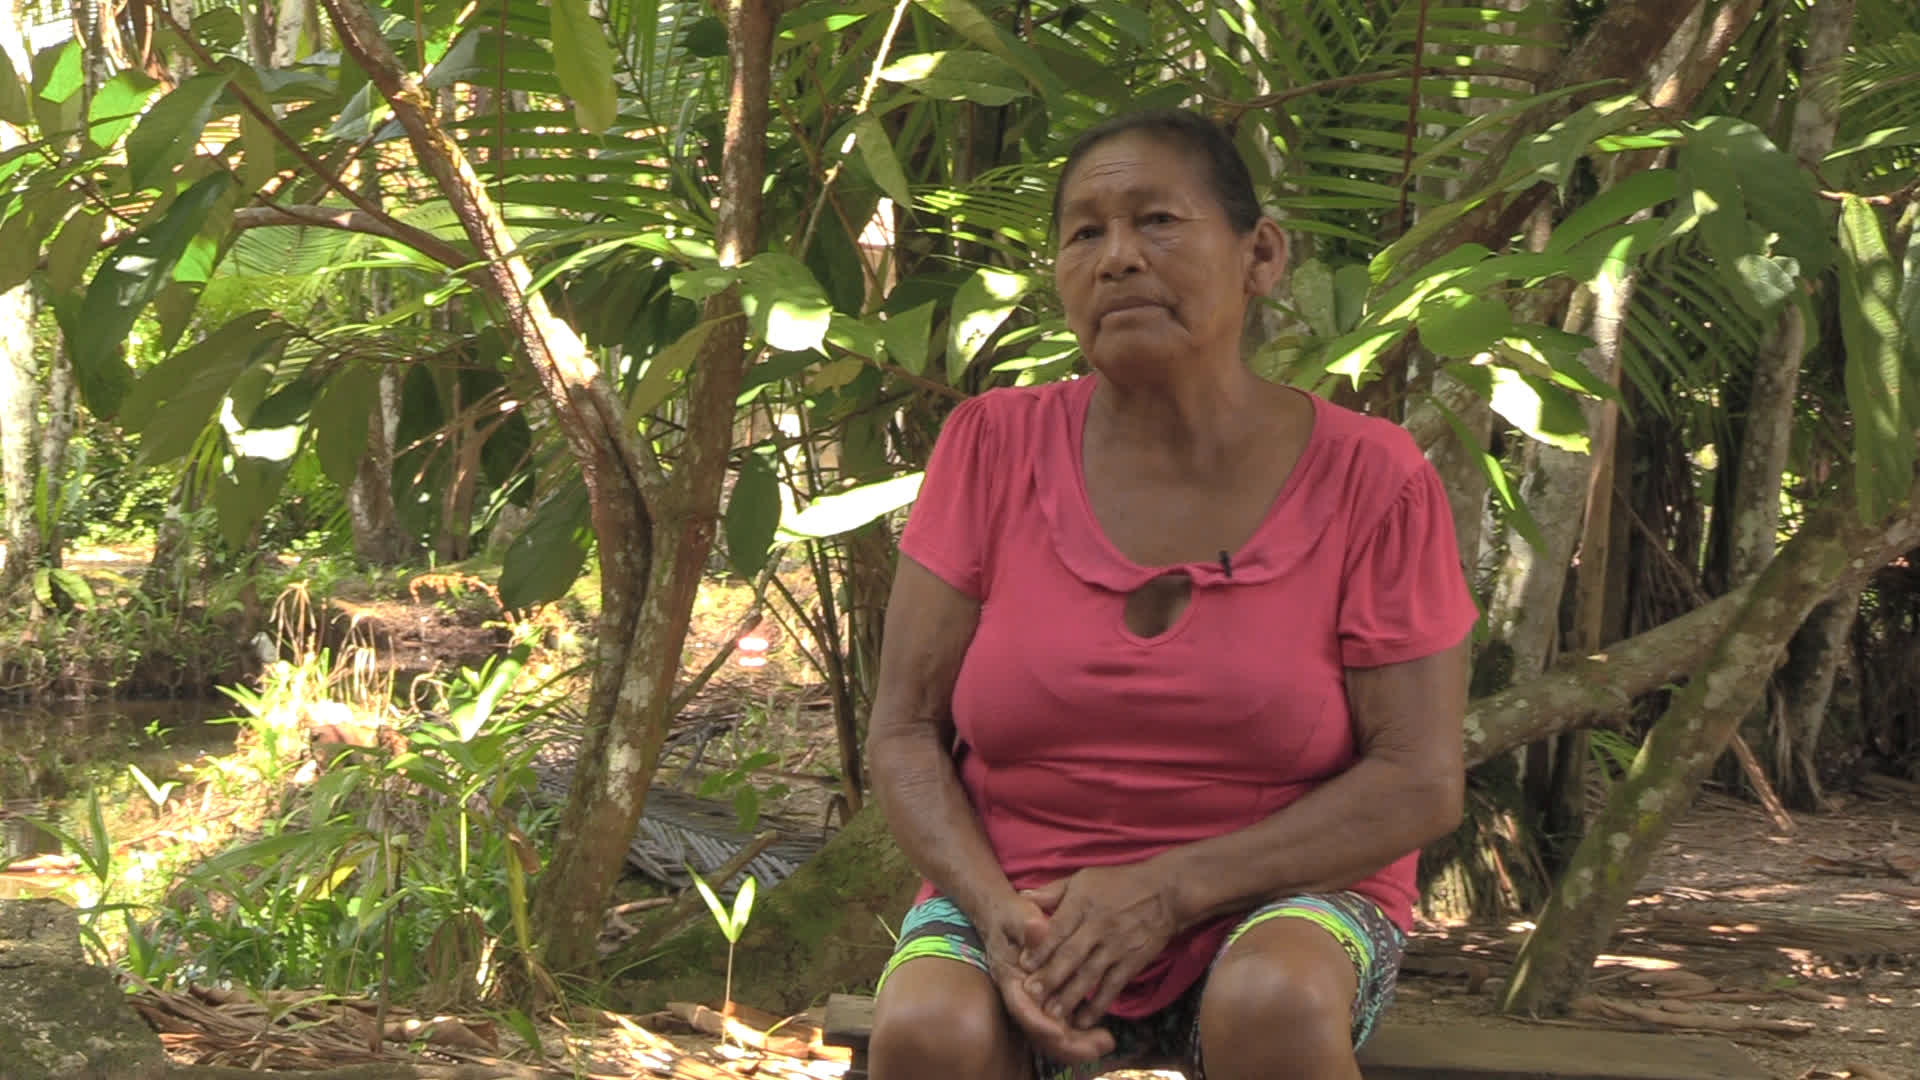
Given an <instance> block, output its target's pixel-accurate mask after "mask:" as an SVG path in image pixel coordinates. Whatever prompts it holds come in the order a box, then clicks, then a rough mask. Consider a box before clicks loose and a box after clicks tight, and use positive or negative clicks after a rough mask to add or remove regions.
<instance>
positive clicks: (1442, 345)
mask: <svg viewBox="0 0 1920 1080" xmlns="http://www.w3.org/2000/svg"><path fill="white" fill-rule="evenodd" d="M1414 319H1415V324H1416V325H1417V326H1419V328H1420V343H1421V344H1422V345H1425V346H1426V347H1427V348H1428V349H1431V350H1432V351H1433V352H1434V353H1435V354H1436V355H1439V356H1449V357H1457V358H1460V359H1463V360H1464V359H1467V358H1469V357H1473V356H1477V355H1479V354H1480V353H1483V352H1485V351H1487V350H1488V349H1490V348H1492V347H1493V343H1494V342H1496V341H1499V340H1500V339H1501V338H1503V337H1506V336H1507V334H1508V333H1509V332H1510V331H1512V329H1513V312H1512V311H1510V310H1508V308H1507V304H1506V301H1504V300H1501V299H1500V298H1499V297H1497V296H1473V295H1469V294H1467V293H1463V292H1455V291H1451V290H1449V291H1447V292H1443V293H1441V294H1439V295H1438V296H1434V297H1431V298H1429V299H1428V300H1427V301H1426V303H1423V304H1421V305H1420V310H1419V312H1418V313H1417V314H1416V315H1415V316H1414Z"/></svg>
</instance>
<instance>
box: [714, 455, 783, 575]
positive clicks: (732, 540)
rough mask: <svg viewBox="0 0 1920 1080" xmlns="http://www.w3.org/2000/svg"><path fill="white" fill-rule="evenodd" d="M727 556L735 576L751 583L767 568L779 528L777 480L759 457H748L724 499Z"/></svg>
mask: <svg viewBox="0 0 1920 1080" xmlns="http://www.w3.org/2000/svg"><path fill="white" fill-rule="evenodd" d="M725 527H726V533H727V557H728V558H729V559H730V560H732V562H733V570H734V573H736V574H739V575H740V576H741V577H743V578H746V579H747V580H749V581H751V580H753V579H754V578H755V577H757V576H758V575H759V573H760V571H761V569H762V568H763V567H765V566H766V565H767V555H768V553H769V552H770V551H771V550H772V548H773V537H774V533H775V531H776V530H778V529H779V527H780V478H779V477H778V476H777V475H775V474H774V471H773V464H772V463H771V462H769V461H768V460H767V458H766V457H765V456H764V455H762V454H748V455H747V457H746V460H745V461H743V462H741V465H740V474H739V477H738V478H737V479H736V480H735V481H734V483H733V497H732V498H730V499H728V500H727V516H726V522H725Z"/></svg>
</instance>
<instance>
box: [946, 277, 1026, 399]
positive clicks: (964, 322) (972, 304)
mask: <svg viewBox="0 0 1920 1080" xmlns="http://www.w3.org/2000/svg"><path fill="white" fill-rule="evenodd" d="M1033 286H1034V279H1033V278H1032V277H1030V276H1028V275H1026V274H1016V273H1013V272H1011V271H1007V270H995V269H992V268H990V267H981V268H980V269H978V270H975V271H974V272H973V275H972V276H971V277H969V278H967V280H966V281H964V282H962V283H961V285H960V288H959V290H958V291H957V292H955V293H954V296H953V314H952V316H951V317H950V318H949V319H948V323H947V381H948V382H951V383H955V384H958V383H959V381H960V377H961V376H962V375H963V374H965V373H966V370H967V365H968V364H971V363H972V362H973V358H974V357H975V356H977V355H979V353H980V350H981V348H982V347H984V346H985V345H986V343H987V340H988V339H989V338H991V337H993V335H994V332H995V331H997V330H999V329H1000V324H1001V323H1003V322H1006V321H1007V316H1008V315H1011V314H1013V309H1014V308H1016V307H1019V306H1020V300H1021V298H1023V297H1025V296H1026V295H1027V292H1028V290H1030V289H1032V288H1033Z"/></svg>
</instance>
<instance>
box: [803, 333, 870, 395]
mask: <svg viewBox="0 0 1920 1080" xmlns="http://www.w3.org/2000/svg"><path fill="white" fill-rule="evenodd" d="M855 325H858V324H857V323H856V324H855ZM864 355H867V354H865V353H861V354H859V355H856V356H843V357H841V358H840V359H838V360H832V361H829V362H827V363H825V364H822V365H821V366H820V368H819V370H817V371H815V372H814V373H813V377H812V378H809V379H808V380H807V392H808V393H810V394H824V393H828V392H830V391H834V390H838V389H840V388H841V387H843V386H845V385H847V384H848V383H850V382H852V381H853V380H855V379H857V378H859V377H860V373H861V372H862V371H865V370H866V369H867V364H866V361H864V360H862V359H861V358H860V357H861V356H864Z"/></svg>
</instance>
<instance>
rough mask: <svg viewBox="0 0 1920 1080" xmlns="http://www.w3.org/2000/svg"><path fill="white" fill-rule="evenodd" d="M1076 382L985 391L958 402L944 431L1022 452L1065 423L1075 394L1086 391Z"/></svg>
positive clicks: (1005, 387)
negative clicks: (1043, 435)
mask: <svg viewBox="0 0 1920 1080" xmlns="http://www.w3.org/2000/svg"><path fill="white" fill-rule="evenodd" d="M1084 389H1085V388H1084V387H1082V386H1080V385H1079V383H1078V382H1076V381H1071V380H1070V381H1065V382H1053V383H1042V384H1040V385H1037V386H1000V387H994V388H993V389H991V390H984V391H982V392H980V393H978V394H975V395H974V396H973V397H970V398H968V399H967V400H965V401H963V402H961V403H960V404H959V405H956V406H955V407H954V409H953V412H951V413H949V414H948V415H947V420H946V423H945V425H943V428H942V431H943V434H944V433H945V432H947V431H951V432H953V433H954V435H956V436H958V437H964V438H968V439H971V440H976V441H991V442H993V443H994V444H996V445H997V446H998V447H1000V448H1002V449H1007V450H1015V451H1018V450H1020V449H1022V448H1031V447H1032V446H1034V445H1035V444H1036V443H1037V441H1038V439H1039V438H1040V436H1041V434H1042V433H1044V432H1045V431H1048V430H1051V429H1054V428H1055V425H1060V424H1065V423H1066V422H1067V419H1068V411H1067V410H1068V405H1069V403H1070V402H1071V401H1072V398H1073V395H1074V394H1075V393H1078V392H1082V391H1084Z"/></svg>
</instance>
